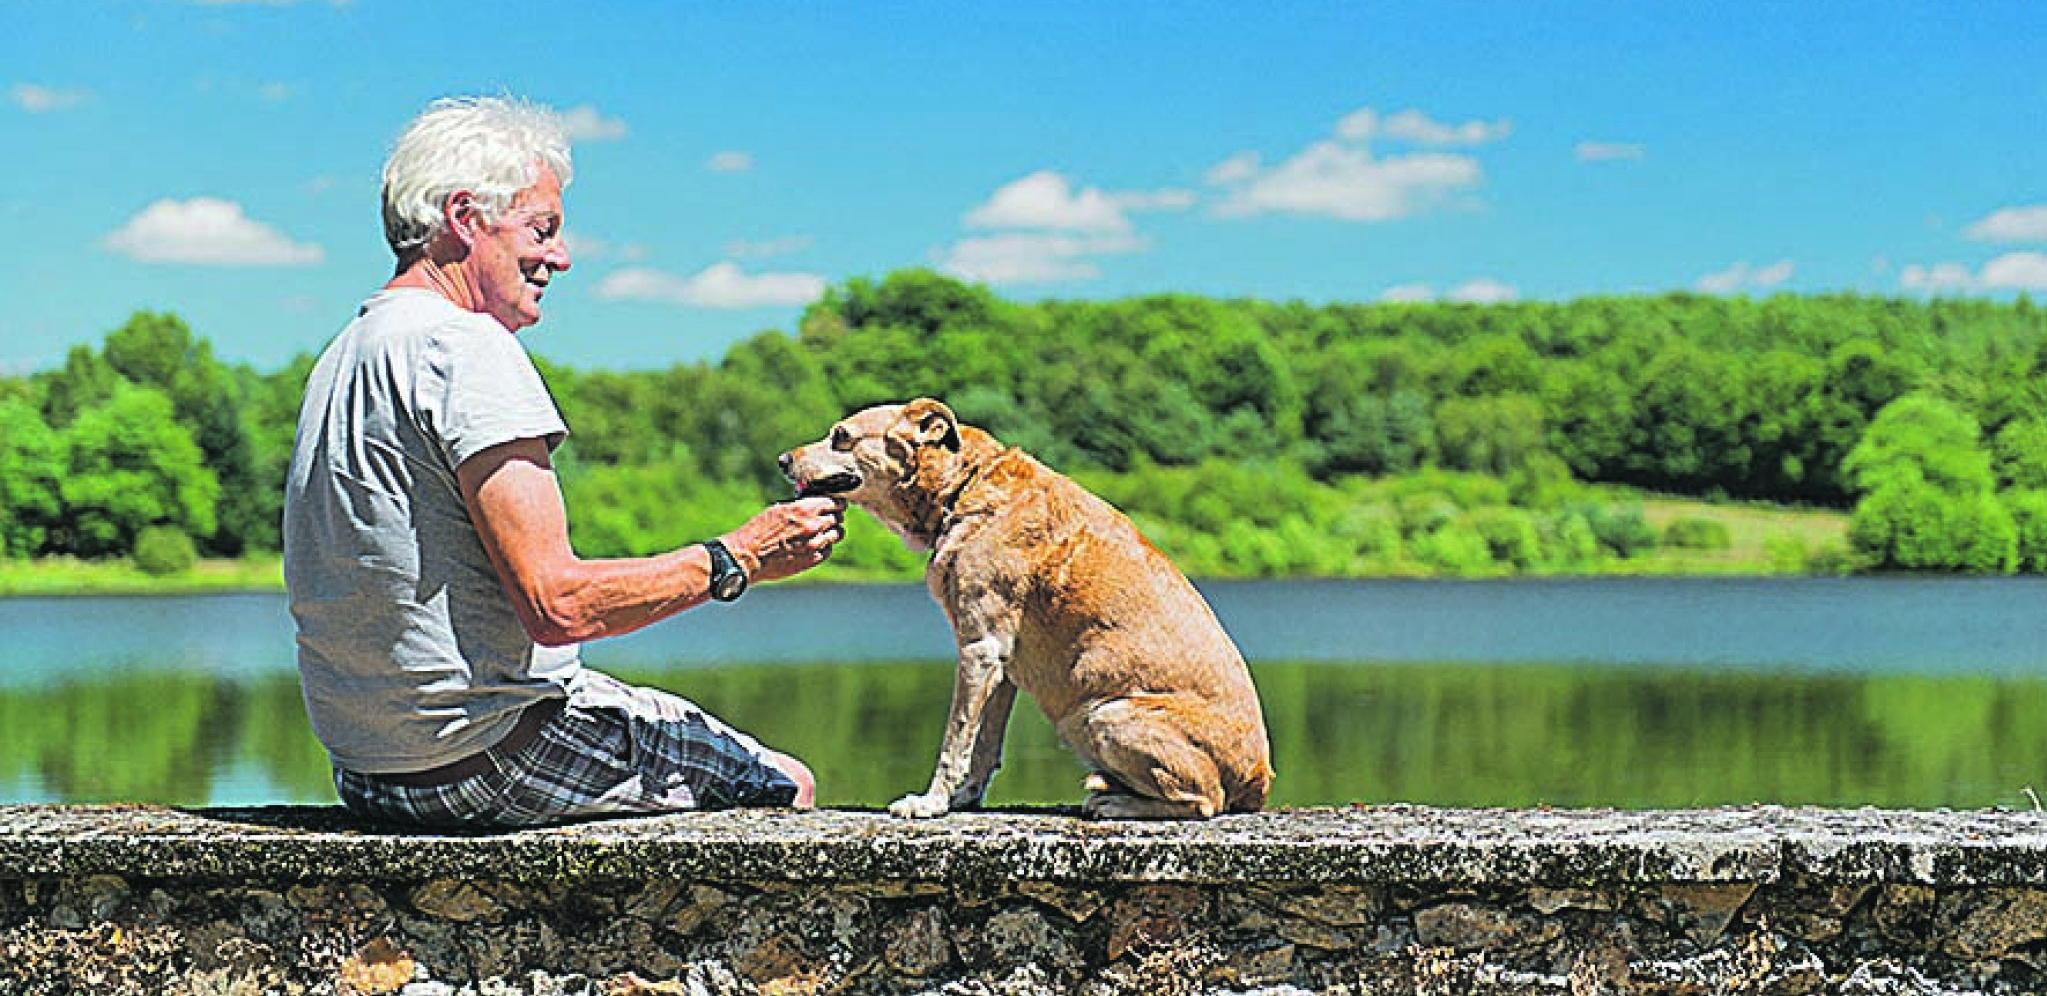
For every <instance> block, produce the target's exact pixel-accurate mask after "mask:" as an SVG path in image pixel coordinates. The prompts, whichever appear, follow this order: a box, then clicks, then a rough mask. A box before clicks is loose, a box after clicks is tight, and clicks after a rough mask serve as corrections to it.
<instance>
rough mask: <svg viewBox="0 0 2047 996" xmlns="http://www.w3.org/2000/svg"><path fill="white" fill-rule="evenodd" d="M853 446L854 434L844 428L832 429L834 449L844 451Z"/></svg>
mask: <svg viewBox="0 0 2047 996" xmlns="http://www.w3.org/2000/svg"><path fill="white" fill-rule="evenodd" d="M852 448H853V434H852V433H850V432H847V431H846V430H844V429H833V430H832V449H835V450H839V451H841V452H844V451H846V450H850V449H852Z"/></svg>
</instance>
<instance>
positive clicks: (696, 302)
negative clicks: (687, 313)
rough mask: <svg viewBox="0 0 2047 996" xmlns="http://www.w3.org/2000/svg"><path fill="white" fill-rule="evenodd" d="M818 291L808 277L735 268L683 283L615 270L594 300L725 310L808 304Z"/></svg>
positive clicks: (724, 266) (639, 270)
mask: <svg viewBox="0 0 2047 996" xmlns="http://www.w3.org/2000/svg"><path fill="white" fill-rule="evenodd" d="M824 289H825V280H824V278H823V277H820V276H816V275H814V274H809V273H762V274H748V273H746V272H745V271H743V270H741V269H740V268H739V265H738V264H736V263H714V264H712V265H711V266H709V267H706V268H704V269H703V270H701V271H699V272H698V273H696V274H695V275H694V276H688V277H679V276H676V275H675V274H672V273H665V272H663V271H660V270H655V269H651V268H647V267H633V268H629V269H624V270H619V271H617V272H615V273H612V274H611V275H609V276H607V277H605V278H604V280H603V281H602V282H600V283H599V284H598V285H597V296H598V297H599V298H602V299H603V300H606V301H659V302H665V303H669V304H684V305H689V306H691V307H695V308H720V309H726V308H758V307H764V306H771V305H797V304H809V303H810V302H812V301H815V300H817V298H818V296H819V295H821V294H823V293H824Z"/></svg>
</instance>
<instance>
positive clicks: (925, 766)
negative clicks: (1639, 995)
mask: <svg viewBox="0 0 2047 996" xmlns="http://www.w3.org/2000/svg"><path fill="white" fill-rule="evenodd" d="M627 676H628V677H630V678H632V679H635V680H642V681H649V682H652V683H655V684H660V685H663V686H665V687H668V688H671V689H673V690H676V691H678V692H681V693H683V694H685V695H688V696H690V697H693V698H695V699H697V700H698V701H700V702H702V703H704V704H705V705H706V706H707V707H709V708H711V709H713V710H714V711H717V712H719V713H721V714H723V715H725V716H728V717H731V718H732V719H734V720H735V721H736V722H738V723H740V724H742V725H743V726H745V727H746V728H747V729H749V730H750V731H752V732H753V733H755V734H756V735H758V736H760V737H761V738H762V739H764V740H765V741H767V742H768V743H770V744H774V745H776V746H779V747H782V748H784V749H787V750H790V751H792V752H793V753H795V754H797V755H798V756H801V757H803V758H804V759H805V760H807V761H808V762H809V763H810V764H811V765H812V766H813V767H814V768H815V769H816V770H817V773H818V778H819V782H820V783H821V785H822V788H823V801H824V803H825V804H827V805H839V806H880V805H883V804H886V803H887V802H888V801H889V800H891V799H894V798H895V797H897V796H899V795H901V794H903V793H905V792H909V791H913V790H921V789H922V788H923V786H924V784H925V782H926V781H927V780H928V779H929V777H930V765H931V761H932V758H933V756H934V755H935V753H936V751H937V745H938V731H939V726H940V723H941V722H942V720H943V717H944V713H945V709H946V700H947V696H948V695H949V694H950V688H951V681H950V677H949V674H948V671H947V668H946V666H945V665H943V664H940V663H934V662H922V663H903V664H883V663H870V664H864V665H858V666H849V667H839V666H823V665H770V666H761V667H739V668H717V669H711V670H703V669H693V670H687V671H670V672H667V673H660V674H653V673H628V674H627ZM1256 676H1257V680H1258V684H1259V691H1260V694H1261V696H1262V698H1263V700H1264V703H1265V710H1266V719H1267V722H1268V723H1269V724H1270V727H1271V730H1272V735H1273V754H1274V766H1275V767H1276V768H1277V769H1278V770H1279V779H1278V781H1277V782H1276V783H1275V785H1274V792H1273V799H1272V801H1273V803H1274V804H1275V805H1281V806H1326V805H1340V804H1346V803H1351V802H1365V803H1379V802H1395V801H1400V802H1417V803H1429V804H1437V805H1454V806H1466V805H1471V806H1496V805H1497V806H1527V805H1539V804H1546V805H1554V806H1617V807H1624V808H1659V807H1681V806H1699V805H1711V804H1722V803H1745V802H1759V801H1764V802H1778V803H1785V804H1799V803H1806V804H1816V805H1829V806H1862V805H1874V806H1885V807H1907V808H1925V807H1932V806H1952V807H1956V808H1974V807H1983V806H1998V805H2002V806H2019V805H2025V804H2026V797H2025V794H2024V793H2025V790H2026V789H2027V788H2028V787H2035V786H2039V785H2042V784H2047V782H2043V780H2042V776H2041V773H2042V772H2043V771H2047V710H2042V709H2041V708H2040V707H2039V706H2040V703H2041V702H2042V701H2043V699H2042V693H2043V691H2047V687H2043V683H2042V682H2040V681H2036V680H2018V679H2009V678H1991V677H1929V676H1915V675H1891V676H1847V675H1805V676H1799V675H1774V674H1761V673H1753V672H1741V673H1733V674H1713V673H1708V672H1701V671H1681V672H1650V671H1641V670H1617V669H1594V670H1586V669H1583V668H1572V667H1530V666H1525V665H1515V666H1482V665H1471V664H1445V665H1440V666H1428V665H1397V666H1372V665H1334V664H1323V663H1268V664H1262V665H1260V666H1258V668H1257V669H1256ZM1081 775H1082V772H1081V770H1080V768H1079V767H1078V765H1077V763H1076V762H1075V761H1074V760H1073V759H1072V757H1071V756H1069V755H1068V754H1067V753H1066V752H1065V751H1064V750H1063V749H1062V748H1060V747H1059V746H1058V744H1057V742H1056V740H1055V738H1054V737H1053V735H1052V732H1051V727H1050V725H1049V724H1048V723H1047V722H1046V721H1045V719H1044V718H1043V716H1042V715H1040V714H1039V713H1037V712H1036V711H1035V710H1032V709H1030V708H1028V706H1025V705H1021V704H1020V705H1019V707H1018V709H1017V713H1016V718H1015V719H1014V720H1013V721H1012V723H1011V726H1010V732H1009V740H1008V757H1007V762H1006V763H1005V765H1004V768H1003V772H1002V774H1001V775H1000V776H999V777H998V778H997V779H996V782H995V787H994V789H993V790H992V792H991V794H990V801H991V802H992V803H996V804H1002V803H1064V802H1074V801H1077V800H1078V799H1079V798H1080V795H1081V789H1080V778H1081ZM0 799H4V800H9V801H27V800H34V801H70V802H90V801H128V802H135V801H148V802H160V803H171V804H189V805H230V804H233V805H240V804H253V803H261V802H310V803H323V802H331V801H332V800H333V794H332V791H331V790H330V789H329V788H328V783H327V766H326V755H325V754H324V753H323V752H322V751H321V750H320V748H319V746H318V744H316V743H315V742H314V741H313V739H312V735H311V731H310V730H309V729H308V728H307V726H306V721H305V719H304V716H303V713H302V711H301V708H300V704H299V696H298V684H297V681H296V680H295V678H294V677H293V676H292V675H290V674H277V675H272V676H269V677H265V678H262V679H260V680H255V681H246V682H236V681H221V680H215V679H212V678H208V677H206V676H203V675H196V674H191V673H183V672H168V671H148V672H140V673H129V674H119V675H107V676H104V677H99V678H95V679H92V680H80V681H65V682H57V683H55V684H49V685H42V686H38V687H32V688H23V689H14V690H4V691H0Z"/></svg>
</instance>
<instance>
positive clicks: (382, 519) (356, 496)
mask: <svg viewBox="0 0 2047 996" xmlns="http://www.w3.org/2000/svg"><path fill="white" fill-rule="evenodd" d="M567 432H568V426H567V425H566V424H565V423H564V422H563V421H562V417H561V413H560V412H559V411H558V410H557V409H556V408H555V404H554V399H553V397H552V396H551V395H550V394H549V393H548V391H547V386H546V385H545V384H544V383H543V382H542V381H541V379H540V373H539V371H537V370H535V369H534V367H533V362H532V360H531V359H530V358H529V357H528V356H527V355H526V350H525V348H524V347H523V346H522V345H520V343H519V340H518V338H517V337H516V336H514V335H513V334H512V333H511V332H509V331H507V330H506V329H505V328H504V326H502V325H499V324H498V323H497V321H496V320H495V319H492V318H491V317H489V316H488V315H481V314H476V313H472V312H468V311H464V310H462V309H461V308H458V307H456V306H455V305H454V304H452V303H451V302H449V301H448V300H446V299H445V298H443V297H441V296H440V295H439V294H435V293H433V292H431V291H424V290H409V289H399V290H384V291H381V292H379V293H378V294H376V295H375V296H373V297H371V298H370V299H369V301H368V302H366V303H365V304H364V305H363V308H362V312H361V313H360V314H359V315H358V316H357V318H356V319H355V321H353V322H351V323H349V325H348V327H347V328H345V329H343V330H342V332H341V335H340V336H338V337H337V338H336V339H335V340H334V342H333V343H331V344H330V345H329V346H328V347H327V350H326V352H325V353H323V354H322V355H321V357H320V360H319V362H318V363H317V364H316V365H315V366H314V367H313V373H312V376H311V377H310V378H308V380H307V382H306V397H305V403H304V406H303V407H302V408H301V409H300V411H299V422H298V439H297V442H296V443H295V444H294V447H293V450H292V460H291V476H290V478H289V479H288V480H287V482H286V485H285V496H284V576H285V584H286V588H287V590H288V592H289V596H290V602H291V613H292V617H293V619H294V620H296V621H297V623H298V658H299V676H300V682H301V685H302V688H303V691H304V694H305V700H306V711H307V714H308V715H309V716H310V717H311V718H312V723H313V731H314V733H315V734H317V735H318V736H319V738H320V742H321V743H322V744H324V745H325V746H326V748H327V751H328V753H329V754H331V755H332V756H333V758H334V762H335V763H336V764H339V765H341V766H342V767H345V768H349V769H351V770H354V771H359V772H364V773H371V774H380V773H391V772H403V771H417V770H423V769H426V768H432V767H437V766H439V765H442V764H446V763H448V762H450V761H454V760H457V759H460V758H462V757H466V756H468V755H470V754H474V753H476V752H478V751H481V750H484V749H486V748H488V747H490V746H491V745H493V744H495V743H497V742H498V741H499V740H502V739H503V738H504V737H505V736H506V735H507V734H508V733H510V732H511V728H512V726H513V725H514V724H515V723H516V722H517V719H518V717H517V713H518V711H519V710H520V709H522V708H524V707H525V706H527V705H530V704H532V703H533V702H534V701H536V700H538V699H541V698H545V697H550V696H558V695H561V694H563V691H562V689H563V686H564V685H565V684H567V683H568V682H569V681H571V680H572V679H573V678H574V676H575V673H576V671H577V669H578V668H579V667H580V666H581V665H580V663H579V661H578V657H577V648H576V647H574V646H569V647H559V648H549V647H543V646H539V645H537V644H535V643H534V642H533V640H532V638H531V637H529V636H528V635H527V633H526V629H525V627H524V626H522V625H521V624H520V622H519V619H518V617H517V616H516V615H515V614H514V613H513V610H512V603H511V599H510V598H508V597H507V596H506V594H505V591H504V588H503V586H502V585H501V584H500V582H499V580H498V575H497V571H496V569H495V568H493V567H492V565H491V562H490V558H489V556H488V555H487V554H486V553H485V552H484V548H483V542H482V540H481V539H480V538H478V536H477V533H476V527H475V525H474V524H473V523H472V522H471V521H470V519H469V511H468V507H467V506H466V505H465V504H464V503H463V501H462V493H461V489H460V487H459V486H458V484H457V482H456V478H455V468H456V467H457V466H460V465H461V463H462V462H463V461H464V460H467V459H469V458H470V457H472V456H475V455H476V454H477V453H479V452H481V451H483V450H485V449H488V448H489V447H492V446H496V445H498V444H501V443H506V442H510V441H512V440H515V439H544V440H546V441H547V444H548V446H549V447H553V446H555V445H557V444H559V443H560V442H561V439H562V437H563V436H564V435H566V434H567Z"/></svg>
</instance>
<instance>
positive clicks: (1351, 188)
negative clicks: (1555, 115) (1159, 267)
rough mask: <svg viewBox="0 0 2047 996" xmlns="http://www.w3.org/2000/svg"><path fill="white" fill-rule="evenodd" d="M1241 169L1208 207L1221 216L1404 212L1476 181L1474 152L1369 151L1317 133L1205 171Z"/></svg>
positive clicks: (1354, 217) (1373, 216) (1357, 216)
mask: <svg viewBox="0 0 2047 996" xmlns="http://www.w3.org/2000/svg"><path fill="white" fill-rule="evenodd" d="M1209 176H1210V178H1211V179H1214V178H1215V177H1217V176H1222V177H1226V178H1227V177H1232V176H1234V177H1241V179H1237V180H1228V179H1226V180H1224V181H1223V183H1222V184H1221V185H1223V186H1226V187H1229V188H1231V189H1230V190H1229V191H1228V193H1227V195H1226V196H1225V197H1224V199H1223V202H1222V203H1221V204H1220V205H1219V206H1218V207H1217V208H1216V212H1217V213H1218V214H1221V215H1223V216H1225V217H1247V216H1250V215H1258V214H1267V213H1271V212H1285V213H1291V214H1305V215H1319V216H1323V217H1329V218H1336V219H1339V220H1342V221H1360V222H1380V221H1394V220H1398V219H1400V218H1408V217H1412V216H1414V215H1417V214H1421V213H1423V212H1426V211H1428V210H1430V209H1432V208H1435V207H1438V206H1440V205H1443V204H1445V203H1448V202H1450V201H1452V200H1453V199H1454V198H1455V196H1456V195H1457V194H1459V193H1461V192H1463V191H1468V190H1471V189H1473V188H1475V187H1477V186H1479V185H1480V184H1481V183H1482V182H1484V173H1483V171H1482V170H1481V169H1480V168H1479V164H1478V160H1476V159H1473V158H1471V157H1470V156H1464V155H1457V154H1454V153H1446V152H1421V153H1414V154H1411V155H1405V156H1394V157H1391V158H1387V159H1375V158H1373V157H1372V154H1371V152H1370V151H1369V150H1366V149H1363V148H1354V147H1351V146H1346V145H1344V144H1342V143H1339V142H1332V141H1323V142H1317V143H1315V144H1314V145H1311V146H1309V147H1308V148H1307V149H1305V150H1303V151H1302V152H1300V153H1298V154H1297V155H1295V156H1294V157H1293V158H1292V159H1289V160H1287V161H1286V162H1283V163H1281V164H1279V165H1277V166H1273V167H1271V168H1262V167H1260V166H1259V165H1258V164H1257V162H1256V161H1255V160H1252V159H1245V158H1244V157H1243V156H1242V155H1239V156H1236V157H1232V158H1231V159H1230V160H1229V161H1226V162H1225V163H1223V164H1222V165H1221V166H1218V167H1217V168H1216V169H1214V170H1211V171H1210V172H1209Z"/></svg>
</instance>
